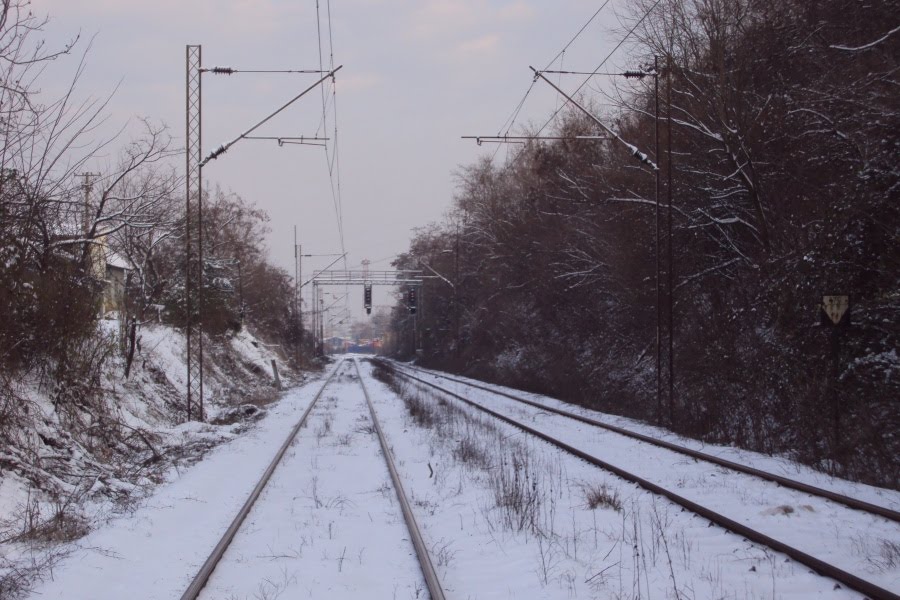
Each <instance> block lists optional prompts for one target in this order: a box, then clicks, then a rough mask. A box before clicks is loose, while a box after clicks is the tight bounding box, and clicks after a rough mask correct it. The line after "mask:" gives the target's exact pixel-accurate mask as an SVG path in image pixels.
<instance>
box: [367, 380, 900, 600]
mask: <svg viewBox="0 0 900 600" xmlns="http://www.w3.org/2000/svg"><path fill="white" fill-rule="evenodd" d="M382 364H385V365H386V366H387V367H388V368H389V369H391V370H392V371H393V372H394V373H396V374H397V375H399V376H400V377H403V378H406V379H408V380H410V381H413V382H416V383H418V384H420V385H424V386H427V387H429V388H432V389H435V390H437V391H439V392H440V393H442V394H444V395H446V396H448V397H451V398H454V399H455V400H458V401H460V402H462V403H464V404H466V405H468V406H471V407H473V408H475V409H477V410H479V411H482V412H484V413H486V414H488V415H491V416H492V417H494V418H497V419H499V420H501V421H503V422H505V423H507V424H509V425H512V426H514V427H516V428H518V429H520V430H522V431H525V432H527V433H529V434H532V435H534V436H536V437H538V438H540V439H542V440H544V441H546V442H548V443H550V444H552V445H554V446H556V447H558V448H561V449H562V450H564V451H566V452H569V453H570V454H573V455H575V456H577V457H578V458H581V459H582V460H585V461H587V462H588V463H590V464H593V465H595V466H597V467H600V468H601V469H604V470H606V471H608V472H611V473H613V474H615V475H617V476H619V477H621V478H622V479H625V480H627V481H630V482H632V483H635V484H637V485H639V486H640V487H642V488H644V489H646V490H648V491H650V492H652V493H654V494H658V495H661V496H664V497H666V498H668V499H669V500H671V501H672V502H674V503H676V504H678V505H680V506H682V507H684V508H685V509H687V510H690V511H691V512H693V513H695V514H697V515H700V516H702V517H704V518H706V519H708V520H709V521H711V522H712V523H714V524H716V525H718V526H720V527H722V528H724V529H726V530H728V531H731V532H733V533H736V534H739V535H741V536H743V537H745V538H746V539H748V540H750V541H753V542H755V543H758V544H762V545H765V546H768V547H769V548H772V549H773V550H776V551H778V552H781V553H783V554H785V555H787V556H789V557H790V558H792V559H794V560H795V561H797V562H798V563H800V564H802V565H804V566H806V567H808V568H810V569H811V570H813V571H814V572H816V573H819V574H820V575H823V576H826V577H830V578H831V579H834V580H836V581H838V582H840V583H841V584H843V585H845V586H847V587H848V588H850V589H852V590H855V591H857V592H860V593H861V594H864V595H865V596H867V597H869V598H872V599H873V600H900V596H898V595H897V594H896V593H895V592H893V591H891V590H888V589H885V588H883V587H880V586H879V585H876V584H874V583H872V582H870V581H867V580H865V579H863V578H861V577H859V576H857V575H855V574H853V573H850V572H848V571H846V570H844V569H842V568H839V567H837V566H835V565H833V564H830V563H828V562H826V561H823V560H821V559H819V558H817V557H815V556H813V555H811V554H809V553H808V552H804V551H803V550H800V549H798V548H796V547H794V546H792V545H790V544H787V543H785V542H783V541H781V540H779V539H776V538H774V537H772V536H770V535H767V534H765V533H763V532H760V531H758V530H756V529H754V528H751V527H749V526H748V525H745V524H743V523H740V522H738V521H736V520H734V519H732V518H729V517H728V516H726V515H723V514H721V513H719V512H716V511H714V510H711V509H710V508H707V507H705V506H703V505H701V504H700V503H698V502H695V501H693V500H691V499H689V498H686V497H684V496H682V495H680V494H677V493H675V492H674V491H672V490H671V489H667V488H666V487H663V486H661V485H659V484H657V483H654V482H653V481H650V480H649V479H647V478H644V477H641V476H638V475H636V474H635V473H633V472H631V471H628V470H626V469H623V468H621V467H619V466H617V465H614V464H611V463H609V462H607V461H605V460H602V459H600V458H598V457H597V456H595V455H593V454H590V453H588V452H585V451H584V450H582V449H579V448H577V447H575V446H573V445H571V444H568V443H566V442H565V441H563V440H560V439H558V438H556V437H554V436H553V435H550V434H548V433H546V432H544V431H540V430H538V429H536V428H534V427H532V426H530V425H528V424H525V423H523V422H521V421H518V420H516V419H514V418H512V417H510V416H508V415H506V414H503V413H501V412H499V411H496V410H492V409H491V408H488V407H486V406H484V405H482V404H479V403H478V402H475V401H473V400H471V399H469V398H466V397H464V396H462V395H460V394H459V393H456V392H454V391H452V390H449V389H447V388H445V387H442V386H440V385H438V384H436V383H434V382H433V381H428V380H427V379H423V378H421V377H417V376H416V375H413V374H411V373H409V372H407V369H410V368H409V367H407V366H406V365H404V366H403V367H402V368H399V367H398V365H396V364H395V363H385V362H383V363H382ZM410 370H413V371H415V369H410ZM420 372H421V371H420ZM441 377H445V376H444V375H443V374H442V375H441ZM449 379H451V380H454V381H457V382H459V383H462V384H464V385H468V386H471V387H473V388H477V389H481V390H484V391H488V392H491V393H494V394H497V395H500V396H505V397H506V398H509V399H512V400H516V401H520V402H524V403H525V404H528V405H531V406H534V407H538V408H540V409H541V410H544V411H550V412H554V413H557V414H559V415H561V416H564V417H569V418H574V419H577V420H579V421H582V422H585V423H587V424H590V425H596V426H598V427H602V428H604V429H607V430H610V431H613V432H615V433H620V434H622V435H626V436H628V437H630V438H633V439H637V440H639V441H641V442H646V443H651V444H653V445H656V446H659V447H663V448H666V449H667V450H672V451H675V452H679V453H681V454H685V455H687V456H691V457H692V458H695V459H697V460H704V461H706V460H707V459H708V458H709V459H713V460H710V461H709V462H711V463H713V464H717V465H719V466H722V467H725V468H729V469H733V470H736V471H739V472H741V473H744V474H748V475H753V476H755V477H761V478H763V479H766V480H768V481H772V482H774V483H778V484H779V485H784V486H785V487H790V488H792V489H795V490H797V491H801V492H807V493H810V494H813V495H817V496H821V497H823V498H826V499H828V500H833V501H835V502H838V503H840V504H843V505H846V506H848V507H851V508H854V509H856V510H861V511H865V512H870V513H872V514H875V515H877V516H879V517H883V518H886V519H889V520H891V521H896V520H897V519H896V518H891V513H894V511H890V510H889V509H885V508H884V507H878V506H876V505H870V504H868V503H862V502H857V501H855V499H852V498H846V497H843V496H841V497H840V498H841V500H839V499H832V498H830V497H829V496H831V495H836V496H840V495H838V494H833V492H830V491H828V490H820V489H819V488H813V487H812V486H808V485H807V484H803V483H801V482H795V481H793V480H789V479H786V478H783V477H781V476H778V475H774V474H770V473H765V472H764V471H760V470H758V469H752V468H750V467H746V466H745V465H740V464H738V463H732V462H730V461H724V460H723V459H719V458H718V457H713V456H710V455H707V454H704V453H700V452H697V451H694V450H691V449H688V448H682V447H680V446H677V445H675V444H670V443H669V442H665V441H662V440H656V439H654V438H649V437H648V436H644V435H642V434H637V433H635V432H629V431H628V430H624V429H621V428H618V427H614V426H610V425H607V424H604V423H600V422H599V421H595V420H592V419H587V418H585V417H582V416H581V415H576V414H574V413H568V412H567V411H561V410H557V409H553V408H551V407H547V406H545V405H542V404H540V403H537V402H533V401H530V400H527V399H524V398H520V397H516V396H514V395H512V394H508V393H504V392H500V391H498V390H495V389H491V388H488V387H484V386H480V385H477V384H472V383H469V382H467V381H463V380H459V379H456V378H452V377H451V378H449ZM780 480H783V481H784V482H785V483H787V484H794V485H785V483H782V481H780ZM806 488H812V489H813V490H815V491H813V492H810V491H808V490H807V489H806ZM816 492H819V493H816ZM842 500H845V501H842ZM848 501H849V502H848ZM870 506H871V507H875V509H876V510H874V511H869V510H867V508H868V507H870ZM885 511H887V513H888V514H883V513H884V512H885ZM894 514H896V513H894Z"/></svg>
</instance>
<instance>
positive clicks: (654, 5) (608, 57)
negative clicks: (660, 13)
mask: <svg viewBox="0 0 900 600" xmlns="http://www.w3.org/2000/svg"><path fill="white" fill-rule="evenodd" d="M659 3H660V0H656V2H654V3H653V6H651V7H650V8H648V9H647V11H646V12H645V13H644V15H643V16H642V17H641V18H640V19H639V20H638V21H637V23H635V24H634V26H633V27H632V28H631V29H630V30H629V31H628V33H626V34H625V36H624V37H623V38H622V39H621V40H619V43H618V44H616V47H615V48H613V49H612V50H610V52H609V54H607V55H606V58H604V59H603V60H602V61H601V62H600V64H599V65H597V68H596V69H594V70H593V71H592V72H591V74H590V75H588V76H587V77H586V78H585V80H584V81H582V82H581V85H579V86H578V87H577V88H576V89H575V91H574V92H572V94H571V95H572V96H575V95H576V94H578V92H580V91H581V90H582V88H584V86H585V85H587V83H588V82H589V81H590V80H591V77H594V76H595V75H597V74H599V72H600V69H602V68H603V65H605V64H606V62H607V61H608V60H609V59H610V58H611V57H612V55H613V54H615V53H616V51H617V50H618V49H619V48H621V47H622V44H624V43H625V41H626V40H627V39H628V38H629V37H631V35H632V34H633V33H634V32H635V31H636V30H637V28H638V27H639V26H640V25H641V23H643V22H644V19H646V18H647V17H648V16H650V13H651V12H653V9H655V8H656V7H657V6H658V5H659ZM604 6H606V4H605V3H604ZM567 105H568V102H566V103H564V104H563V105H562V106H560V107H559V108H558V109H556V110H555V111H554V112H553V114H552V115H551V116H550V118H549V119H547V122H546V123H544V124H543V126H541V128H540V129H538V131H537V133H538V135H540V134H541V132H542V131H544V129H546V128H547V125H549V124H550V123H551V121H553V120H554V119H555V118H556V116H557V115H558V114H559V113H560V111H562V109H563V108H565V107H566V106H567Z"/></svg>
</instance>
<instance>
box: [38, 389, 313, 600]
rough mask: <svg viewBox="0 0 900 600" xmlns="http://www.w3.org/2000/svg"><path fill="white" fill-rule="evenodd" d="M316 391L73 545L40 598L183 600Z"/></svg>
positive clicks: (289, 401) (299, 396) (286, 400)
mask: <svg viewBox="0 0 900 600" xmlns="http://www.w3.org/2000/svg"><path fill="white" fill-rule="evenodd" d="M316 387H317V386H316V385H314V383H311V384H308V385H306V386H303V387H301V388H298V389H296V390H292V391H291V392H289V393H287V394H285V396H284V397H283V398H282V399H281V400H279V401H278V403H277V404H275V405H274V406H273V407H272V408H271V409H270V410H269V412H268V414H267V415H266V416H265V418H263V419H262V420H261V421H260V422H259V423H258V424H257V425H256V426H255V427H253V428H252V429H251V430H250V431H248V432H246V433H245V434H244V435H242V436H239V437H237V438H236V439H234V440H231V441H230V442H227V443H225V444H223V445H221V446H219V447H218V448H216V449H214V450H212V451H211V452H210V453H209V454H208V455H207V456H206V457H205V458H204V460H202V461H201V462H199V463H197V464H196V465H193V466H192V467H190V468H188V469H186V470H184V471H183V472H182V473H181V476H180V477H178V478H177V479H175V480H174V481H172V482H170V483H167V484H164V485H162V486H160V487H159V488H158V489H157V490H156V492H155V493H154V494H153V495H152V496H151V497H149V498H148V499H146V500H145V501H144V502H142V503H141V506H140V507H139V508H137V510H135V511H134V512H133V513H131V514H128V515H123V516H121V517H119V518H116V519H113V520H112V521H110V522H109V523H108V524H107V525H106V526H104V527H102V528H100V529H98V530H96V531H94V532H92V533H90V534H88V535H87V536H85V537H84V538H82V539H81V540H79V541H78V542H77V543H75V544H74V545H73V547H72V548H70V550H72V552H71V554H70V555H69V556H68V557H67V558H66V559H65V560H64V561H63V562H62V563H61V564H59V565H58V566H57V567H56V568H55V569H54V570H53V573H52V579H51V580H48V581H46V582H44V583H43V584H41V585H38V586H37V587H36V588H35V589H34V591H33V593H32V596H31V597H33V598H41V599H45V598H48V599H49V598H57V599H59V600H76V599H79V600H80V599H83V600H104V599H109V600H121V599H123V598H134V599H139V598H144V599H147V600H149V599H160V600H162V599H164V598H165V599H169V598H179V597H180V596H181V594H182V593H183V592H184V590H185V589H186V588H187V586H188V584H189V583H190V581H191V579H192V578H193V577H194V575H195V574H196V572H197V570H198V569H199V567H200V565H201V564H203V561H205V560H206V557H207V556H208V555H209V552H210V551H211V550H212V548H213V546H215V544H216V542H218V540H219V537H220V536H221V535H222V533H223V532H224V530H225V529H226V528H227V527H228V525H229V524H230V523H231V520H232V519H233V518H234V516H235V514H236V513H237V511H238V510H239V509H240V507H241V505H242V504H243V503H244V501H245V500H246V498H247V496H248V494H249V493H250V490H252V489H253V486H255V485H256V482H257V481H258V479H259V476H260V475H261V474H262V472H263V471H265V469H266V467H267V466H268V464H269V462H270V461H271V460H272V457H273V456H274V454H275V452H276V451H277V449H278V448H279V446H280V445H281V444H282V443H283V442H284V440H285V438H286V437H287V435H288V433H289V432H290V430H291V428H292V427H293V426H294V424H295V423H296V422H297V420H298V419H299V418H300V415H301V414H302V413H303V411H304V410H305V409H306V407H307V406H308V405H309V403H310V402H311V401H312V398H313V396H314V395H315V392H316V389H315V388H316Z"/></svg>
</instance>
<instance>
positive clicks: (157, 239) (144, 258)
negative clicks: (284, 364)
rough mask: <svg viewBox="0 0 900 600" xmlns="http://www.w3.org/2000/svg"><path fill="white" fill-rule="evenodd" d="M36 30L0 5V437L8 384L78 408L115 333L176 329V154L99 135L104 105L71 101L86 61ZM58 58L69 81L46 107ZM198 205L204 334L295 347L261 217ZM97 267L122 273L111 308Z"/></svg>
mask: <svg viewBox="0 0 900 600" xmlns="http://www.w3.org/2000/svg"><path fill="white" fill-rule="evenodd" d="M46 24H47V20H46V18H42V17H39V16H38V15H36V14H35V13H34V11H33V10H32V7H31V6H30V3H29V2H27V1H25V0H11V1H9V2H4V3H3V5H2V8H0V376H2V379H3V382H4V385H3V386H2V389H3V392H4V393H3V395H2V402H0V429H3V427H2V425H6V424H8V422H11V420H14V418H15V416H16V415H17V414H18V412H17V411H21V410H22V408H21V402H19V401H18V398H17V396H16V394H15V393H14V391H13V387H14V386H13V385H12V383H13V382H15V381H17V380H21V378H22V376H23V375H29V374H30V375H35V376H38V377H40V380H41V381H43V382H45V383H46V384H47V388H48V389H49V390H50V391H51V392H52V393H51V395H52V396H53V400H54V402H55V403H57V404H60V403H61V404H67V403H74V404H75V405H77V404H79V403H83V402H84V399H85V397H86V396H89V395H90V394H91V393H92V391H97V390H98V389H99V386H100V376H99V373H100V372H101V371H102V370H103V369H104V368H105V366H108V365H109V364H110V358H113V357H115V355H116V354H117V353H119V352H124V351H125V346H126V343H125V342H126V339H125V337H126V327H125V325H126V324H128V323H134V324H135V326H138V327H139V326H140V325H141V324H143V323H148V322H163V323H168V324H170V325H172V326H174V327H181V326H183V325H184V322H185V315H184V287H185V286H184V265H185V243H184V213H185V210H184V180H183V173H181V171H180V170H179V169H180V167H181V164H182V163H181V160H182V159H181V157H182V156H183V152H184V151H183V149H182V148H179V147H177V146H176V145H175V144H174V142H173V140H172V138H171V137H170V135H169V133H168V130H167V128H166V126H165V125H163V124H160V123H156V122H154V121H152V120H150V119H141V120H139V121H138V122H137V124H138V125H140V127H138V128H137V129H139V131H138V133H137V134H135V135H134V137H133V138H132V139H130V140H124V139H122V136H121V135H116V136H112V137H107V138H103V137H100V134H99V130H100V129H101V125H102V124H103V123H104V122H105V121H106V120H107V112H108V111H107V108H108V106H109V104H110V102H111V101H112V98H111V97H110V98H103V99H96V98H94V99H90V98H89V99H87V100H79V99H78V98H79V97H80V95H81V94H80V90H79V89H78V84H79V80H80V78H81V75H82V74H83V72H84V69H85V65H86V61H87V56H86V53H85V54H82V55H81V56H80V58H79V57H78V56H76V55H75V51H76V48H78V47H79V40H78V38H77V37H76V38H74V39H73V40H71V41H70V42H69V43H68V44H65V45H63V46H62V47H59V48H56V49H51V48H50V47H49V45H48V44H46V43H45V42H44V40H43V39H42V35H43V30H44V28H45V26H46ZM57 60H62V61H69V64H72V65H73V75H72V79H71V81H70V83H69V85H68V87H67V88H65V89H64V90H63V91H62V92H61V93H60V94H58V95H56V96H54V97H49V96H50V95H49V94H48V93H46V92H43V93H42V92H41V88H42V84H45V83H46V80H47V77H46V69H47V66H48V65H49V63H51V62H53V61H57ZM131 129H135V128H134V127H132V128H131ZM116 148H120V149H119V150H116ZM110 157H112V158H110ZM97 165H102V168H101V170H100V172H92V170H96V169H97V168H98V167H97ZM203 198H204V203H205V214H204V217H205V218H204V224H203V227H204V244H205V257H206V260H205V261H204V265H203V280H204V282H203V286H204V292H205V293H204V301H205V306H204V307H203V316H204V320H203V324H204V331H205V333H206V334H207V335H210V336H219V335H223V334H227V333H228V332H234V331H237V330H239V329H240V328H241V327H243V326H245V324H249V325H251V326H252V327H253V328H254V330H255V332H257V333H258V334H259V335H261V336H263V337H264V338H267V339H268V340H270V341H272V342H274V343H279V344H281V345H282V346H283V347H285V348H287V349H289V350H291V349H297V350H299V345H300V332H301V327H300V323H299V315H298V314H297V307H296V306H295V305H294V294H293V280H292V279H291V277H290V276H289V275H288V274H287V273H286V272H285V271H283V270H282V269H279V268H277V267H275V266H273V265H272V264H271V263H270V262H269V261H268V258H267V254H266V248H265V244H264V238H265V236H266V234H267V231H268V230H267V225H266V223H267V221H268V217H267V215H266V214H265V213H264V212H263V211H261V210H259V209H258V208H256V207H255V206H254V205H253V203H252V202H251V201H249V200H247V199H244V198H241V197H239V196H237V195H236V194H232V193H228V192H226V191H223V190H221V189H219V188H209V189H205V190H204V191H203ZM110 263H112V264H115V265H116V266H117V267H119V268H120V270H121V272H122V281H121V282H120V284H121V285H120V287H121V289H119V290H116V291H115V293H116V294H117V295H118V296H119V297H118V298H116V301H115V302H114V303H113V304H112V305H110V304H109V303H104V296H105V295H106V296H108V295H109V294H110V285H111V281H110V280H109V272H108V266H107V265H108V264H110ZM111 306H112V308H114V314H104V313H105V312H106V313H109V311H110V307H111ZM104 317H112V318H115V319H117V320H118V321H119V322H120V323H121V324H122V327H121V332H120V335H119V340H118V343H114V344H109V343H108V342H109V336H108V335H105V334H104V333H103V331H101V330H100V329H98V322H99V320H101V319H103V318H104ZM291 355H292V356H296V355H297V353H296V352H295V353H292V354H291Z"/></svg>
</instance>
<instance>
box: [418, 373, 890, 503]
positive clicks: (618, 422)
mask: <svg viewBox="0 0 900 600" xmlns="http://www.w3.org/2000/svg"><path fill="white" fill-rule="evenodd" d="M401 366H402V363H401ZM417 368H421V367H417ZM423 371H424V374H428V375H430V376H431V377H432V380H433V381H434V383H437V384H438V385H441V386H443V387H446V388H447V389H449V390H452V391H454V392H460V391H462V390H468V394H469V396H468V397H471V398H472V400H475V401H478V402H480V401H481V399H482V398H493V397H494V396H492V395H490V394H487V393H484V392H479V391H478V390H472V389H471V388H468V387H467V386H464V385H461V384H458V383H456V382H454V381H452V380H450V379H448V378H447V377H445V376H444V374H443V373H441V372H440V371H432V370H429V369H423ZM452 377H454V378H456V379H460V380H462V381H468V382H471V383H474V384H477V385H481V386H484V387H487V388H491V389H496V390H499V391H502V392H505V393H508V394H514V395H517V396H521V397H522V398H525V399H527V400H531V401H533V402H539V403H542V404H544V405H545V406H548V407H551V408H557V409H561V410H566V411H569V412H572V413H575V414H578V415H581V416H585V417H588V418H590V419H594V420H597V421H600V422H603V423H608V424H610V425H614V426H616V427H621V428H623V429H628V430H631V431H634V432H636V433H641V434H643V435H647V436H650V437H654V438H657V439H660V440H665V441H667V442H671V443H673V444H678V445H679V446H684V447H686V448H691V449H693V450H698V451H700V452H704V453H706V454H710V455H712V456H717V457H719V458H722V459H725V460H730V461H732V462H735V463H739V464H743V465H747V466H750V467H753V468H756V469H760V470H762V471H767V472H769V473H774V474H776V475H781V476H783V477H787V478H790V479H793V480H795V481H799V482H802V483H807V484H809V485H813V486H816V487H820V488H822V489H826V490H830V491H833V492H836V493H838V494H843V495H845V496H850V497H851V498H857V499H859V500H863V501H865V502H869V503H871V504H875V505H880V506H884V507H887V508H890V509H892V510H898V511H900V492H898V491H896V490H890V489H885V488H879V487H875V486H871V485H866V484H864V483H857V482H854V481H848V480H846V479H841V478H838V477H833V476H831V475H828V474H826V473H823V472H821V471H817V470H815V469H813V468H812V467H809V466H807V465H804V464H802V463H799V462H796V461H793V460H791V459H790V458H787V457H784V456H771V455H766V454H760V453H758V452H753V451H750V450H743V449H741V448H736V447H734V446H722V445H716V444H707V443H705V442H703V441H701V440H695V439H691V438H685V437H682V436H679V435H677V434H675V433H673V432H671V431H669V430H668V429H663V428H661V427H655V426H653V425H648V424H647V423H643V422H641V421H637V420H635V419H630V418H628V417H620V416H617V415H610V414H607V413H603V412H599V411H596V410H591V409H589V408H585V407H583V406H579V405H577V404H569V403H567V402H563V401H562V400H557V399H556V398H552V397H550V396H544V395H541V394H533V393H530V392H523V391H521V390H516V389H513V388H507V387H503V386H500V385H495V384H491V383H485V382H483V381H478V380H475V379H469V378H466V377H461V376H459V375H453V376H452ZM541 414H542V415H544V414H546V413H541ZM567 422H569V423H574V421H568V420H567Z"/></svg>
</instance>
